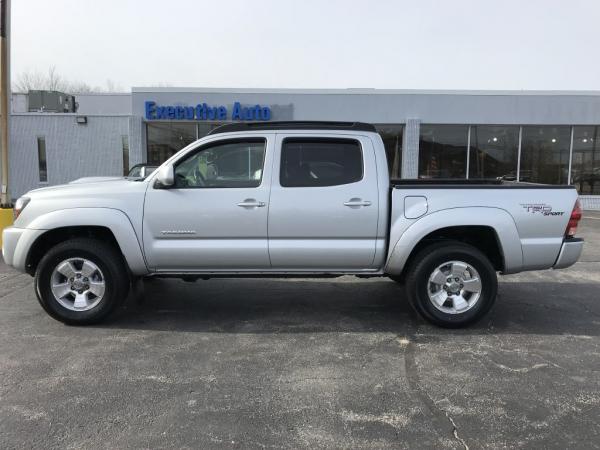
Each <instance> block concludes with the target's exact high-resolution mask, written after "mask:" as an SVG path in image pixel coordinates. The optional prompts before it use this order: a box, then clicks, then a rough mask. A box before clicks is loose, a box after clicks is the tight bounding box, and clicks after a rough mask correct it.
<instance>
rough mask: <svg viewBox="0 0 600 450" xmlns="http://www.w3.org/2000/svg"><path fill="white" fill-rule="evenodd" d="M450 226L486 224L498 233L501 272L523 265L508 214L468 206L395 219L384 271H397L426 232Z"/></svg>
mask: <svg viewBox="0 0 600 450" xmlns="http://www.w3.org/2000/svg"><path fill="white" fill-rule="evenodd" d="M454 226H488V227H490V228H492V229H493V230H494V231H495V232H496V235H497V236H498V240H499V245H500V249H501V251H502V254H503V256H504V271H503V273H515V272H519V271H520V270H521V268H522V267H523V250H522V248H521V241H520V239H519V233H518V231H517V226H516V224H515V221H514V220H513V218H512V216H511V215H510V214H509V213H508V212H507V211H505V210H503V209H500V208H488V207H468V208H451V209H444V210H441V211H436V212H434V213H431V214H428V215H426V216H424V217H422V218H421V219H417V220H414V221H408V220H407V219H405V218H404V217H401V218H399V219H398V220H396V221H395V222H394V223H393V224H392V227H391V230H390V246H389V249H388V259H387V262H386V266H385V272H386V273H389V274H391V275H400V274H401V273H402V270H403V269H404V266H405V264H406V261H407V260H408V257H409V256H410V254H411V252H412V251H413V249H414V248H415V247H416V245H417V244H418V243H419V242H420V241H421V240H422V239H423V238H424V237H425V236H427V235H428V234H430V233H432V232H434V231H436V230H439V229H442V228H447V227H454Z"/></svg>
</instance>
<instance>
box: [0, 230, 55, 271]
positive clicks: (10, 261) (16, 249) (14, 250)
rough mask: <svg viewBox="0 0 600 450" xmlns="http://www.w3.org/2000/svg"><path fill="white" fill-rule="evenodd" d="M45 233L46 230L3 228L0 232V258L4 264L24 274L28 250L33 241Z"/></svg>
mask: <svg viewBox="0 0 600 450" xmlns="http://www.w3.org/2000/svg"><path fill="white" fill-rule="evenodd" d="M45 232H46V230H30V229H27V228H16V227H8V228H5V229H4V231H3V232H2V258H3V259H4V262H5V263H6V264H7V265H9V266H12V267H14V268H15V269H17V270H20V271H21V272H25V264H26V262H27V255H28V254H29V249H30V248H31V246H32V245H33V243H34V242H35V240H36V239H37V238H38V237H40V236H41V235H42V234H44V233H45Z"/></svg>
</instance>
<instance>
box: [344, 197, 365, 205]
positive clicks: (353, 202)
mask: <svg viewBox="0 0 600 450" xmlns="http://www.w3.org/2000/svg"><path fill="white" fill-rule="evenodd" d="M344 206H349V207H353V206H371V202H370V201H369V200H362V199H360V198H351V199H350V200H348V201H347V202H344Z"/></svg>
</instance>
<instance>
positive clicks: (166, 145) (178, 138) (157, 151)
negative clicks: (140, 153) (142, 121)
mask: <svg viewBox="0 0 600 450" xmlns="http://www.w3.org/2000/svg"><path fill="white" fill-rule="evenodd" d="M146 126H147V131H148V134H147V145H148V164H150V165H159V164H162V163H163V162H164V161H166V160H167V159H168V158H170V157H171V156H173V155H174V154H175V153H177V152H178V151H179V150H181V149H182V148H183V147H185V146H186V145H188V144H191V143H192V142H194V141H195V140H196V124H195V123H172V122H152V123H148V124H147V125H146Z"/></svg>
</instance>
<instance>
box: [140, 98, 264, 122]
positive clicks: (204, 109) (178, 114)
mask: <svg viewBox="0 0 600 450" xmlns="http://www.w3.org/2000/svg"><path fill="white" fill-rule="evenodd" d="M144 110H145V117H146V120H219V121H221V120H240V121H245V120H265V121H266V120H271V108H269V107H268V106H262V105H253V106H242V105H241V104H240V102H235V103H234V104H233V107H232V108H231V114H230V111H229V109H228V108H227V107H226V106H223V105H218V106H211V105H207V104H206V103H199V104H197V105H196V106H172V105H167V106H163V105H157V104H156V102H153V101H147V102H145V103H144Z"/></svg>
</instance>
